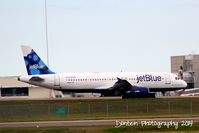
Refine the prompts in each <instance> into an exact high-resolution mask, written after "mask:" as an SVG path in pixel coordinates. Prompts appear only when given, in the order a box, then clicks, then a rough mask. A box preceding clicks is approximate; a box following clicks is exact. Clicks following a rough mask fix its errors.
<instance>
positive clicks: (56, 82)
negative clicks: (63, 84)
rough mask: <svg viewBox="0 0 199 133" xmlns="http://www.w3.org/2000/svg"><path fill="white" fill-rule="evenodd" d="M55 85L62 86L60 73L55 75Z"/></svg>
mask: <svg viewBox="0 0 199 133" xmlns="http://www.w3.org/2000/svg"><path fill="white" fill-rule="evenodd" d="M54 86H60V77H59V75H55V76H54Z"/></svg>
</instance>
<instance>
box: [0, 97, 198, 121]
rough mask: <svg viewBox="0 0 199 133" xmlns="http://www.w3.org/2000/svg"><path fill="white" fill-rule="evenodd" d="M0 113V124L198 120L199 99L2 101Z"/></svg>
mask: <svg viewBox="0 0 199 133" xmlns="http://www.w3.org/2000/svg"><path fill="white" fill-rule="evenodd" d="M59 108H62V109H64V111H65V114H63V115H60V114H57V113H56V111H57V109H59ZM0 112H1V113H0V121H41V120H42V121H45V120H80V119H110V118H151V117H152V118H154V117H156V116H161V117H174V116H177V115H179V116H182V117H185V116H199V98H173V99H153V98H149V99H125V100H122V99H113V100H112V99H107V100H106V99H81V100H62V99H59V100H23V101H21V100H17V101H0Z"/></svg>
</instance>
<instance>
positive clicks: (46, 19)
mask: <svg viewBox="0 0 199 133" xmlns="http://www.w3.org/2000/svg"><path fill="white" fill-rule="evenodd" d="M45 27H46V61H47V65H48V67H49V57H48V18H47V1H46V0H45Z"/></svg>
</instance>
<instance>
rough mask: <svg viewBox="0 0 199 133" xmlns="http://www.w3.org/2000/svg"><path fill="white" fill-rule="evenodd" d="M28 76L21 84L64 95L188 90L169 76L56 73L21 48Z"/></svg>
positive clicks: (173, 75)
mask: <svg viewBox="0 0 199 133" xmlns="http://www.w3.org/2000/svg"><path fill="white" fill-rule="evenodd" d="M21 49H22V52H23V56H24V61H25V65H26V69H27V73H28V75H24V76H20V77H18V80H19V81H22V82H25V83H29V84H31V85H36V86H41V87H45V88H50V89H54V90H59V91H62V92H78V93H85V92H86V93H88V92H89V93H101V96H127V94H128V96H129V95H134V96H136V95H139V96H141V97H142V96H144V95H147V94H150V93H151V92H162V93H163V94H164V93H165V92H167V91H174V90H180V89H185V88H186V87H187V83H186V82H185V81H184V80H181V79H179V78H178V77H177V76H176V75H175V74H172V73H167V72H116V73H113V72H112V73H109V72H107V73H98V72H94V73H55V72H53V71H51V70H50V69H49V68H48V66H47V65H46V64H45V63H44V62H43V61H42V60H41V58H40V57H39V56H38V55H37V54H36V52H35V51H34V50H33V49H32V48H31V47H30V46H25V45H22V46H21Z"/></svg>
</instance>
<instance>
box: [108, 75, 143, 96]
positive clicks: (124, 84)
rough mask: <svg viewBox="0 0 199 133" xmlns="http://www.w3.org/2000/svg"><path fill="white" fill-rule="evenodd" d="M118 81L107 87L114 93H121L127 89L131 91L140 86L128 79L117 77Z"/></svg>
mask: <svg viewBox="0 0 199 133" xmlns="http://www.w3.org/2000/svg"><path fill="white" fill-rule="evenodd" d="M117 79H118V81H117V82H116V83H115V84H114V85H113V86H111V87H109V88H107V89H108V90H109V91H112V92H113V93H114V95H121V94H123V93H125V92H127V91H130V90H131V89H132V88H139V87H143V86H139V85H138V84H136V85H132V84H130V83H129V82H128V81H127V80H124V79H120V78H117Z"/></svg>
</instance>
